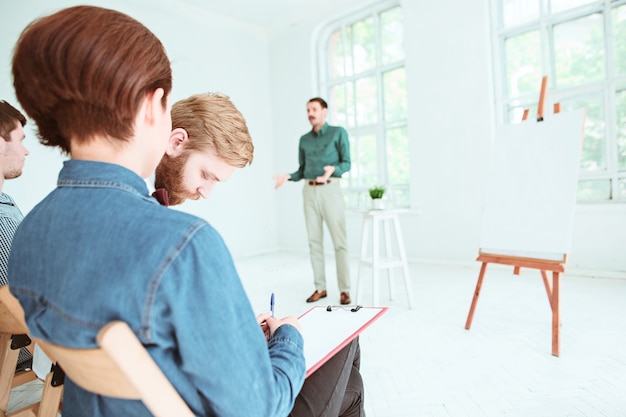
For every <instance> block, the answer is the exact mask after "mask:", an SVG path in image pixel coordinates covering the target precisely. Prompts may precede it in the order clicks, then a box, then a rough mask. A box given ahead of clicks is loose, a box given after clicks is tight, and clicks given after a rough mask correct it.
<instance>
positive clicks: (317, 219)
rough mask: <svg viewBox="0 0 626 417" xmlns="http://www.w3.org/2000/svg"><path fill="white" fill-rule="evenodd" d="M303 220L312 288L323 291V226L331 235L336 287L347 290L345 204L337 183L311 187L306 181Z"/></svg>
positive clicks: (324, 281) (348, 275)
mask: <svg viewBox="0 0 626 417" xmlns="http://www.w3.org/2000/svg"><path fill="white" fill-rule="evenodd" d="M302 196H303V201H304V219H305V221H306V230H307V235H308V237H309V251H310V256H311V266H312V267H313V278H314V284H315V289H316V290H317V291H323V290H325V289H326V268H325V263H324V223H326V227H327V228H328V231H329V232H330V237H331V239H332V241H333V246H334V247H335V262H336V266H337V284H338V286H339V291H341V292H344V291H345V292H348V291H350V260H349V257H348V242H347V240H348V239H347V236H346V214H345V209H346V203H345V201H344V199H343V191H342V190H341V184H340V183H339V181H338V180H335V181H333V182H331V183H330V184H325V185H320V186H313V185H308V180H305V184H304V189H303V190H302Z"/></svg>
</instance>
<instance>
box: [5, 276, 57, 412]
mask: <svg viewBox="0 0 626 417" xmlns="http://www.w3.org/2000/svg"><path fill="white" fill-rule="evenodd" d="M28 345H30V347H32V346H33V345H32V341H31V339H30V337H29V335H28V327H27V326H26V322H25V320H24V310H22V306H21V305H20V303H19V301H18V300H17V299H16V298H15V297H13V295H12V294H11V293H10V292H9V286H8V285H5V286H2V287H0V417H56V416H57V412H59V410H60V405H61V397H62V395H63V378H62V377H59V372H58V371H56V372H55V370H52V371H50V372H49V373H48V375H47V376H46V378H45V381H44V387H43V392H42V395H41V400H40V401H39V402H36V403H35V404H31V405H28V406H26V407H23V408H21V409H19V410H16V411H13V412H11V413H8V414H7V405H8V403H9V396H10V394H11V389H12V388H14V387H16V386H19V385H22V384H25V383H26V382H30V381H33V380H35V379H37V375H35V372H33V371H32V370H28V371H20V372H18V373H16V372H15V367H16V365H17V359H18V356H19V351H20V348H21V347H25V346H28Z"/></svg>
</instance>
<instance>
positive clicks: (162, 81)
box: [13, 6, 172, 153]
mask: <svg viewBox="0 0 626 417" xmlns="http://www.w3.org/2000/svg"><path fill="white" fill-rule="evenodd" d="M13 79H14V87H15V92H16V95H17V98H18V100H19V102H20V104H21V105H22V107H23V108H24V110H25V111H26V113H27V114H28V115H29V116H30V117H31V118H32V119H33V120H34V121H35V123H36V124H37V127H38V130H39V137H40V141H41V143H42V144H44V145H47V146H59V147H60V148H61V150H62V151H64V152H66V153H69V152H70V150H71V149H70V138H71V137H72V138H74V139H76V140H81V141H88V140H90V139H91V138H93V137H94V136H95V135H103V136H108V137H111V138H115V139H119V140H127V139H129V138H130V137H131V136H132V134H133V129H134V120H135V116H136V114H137V112H138V109H139V106H140V104H141V101H142V99H144V98H145V96H146V95H147V94H149V93H151V92H153V91H154V90H156V89H157V88H163V90H164V92H165V94H164V97H163V106H164V108H165V106H166V105H167V96H168V95H169V93H170V91H171V89H172V72H171V66H170V62H169V60H168V58H167V55H166V53H165V49H164V47H163V45H162V44H161V42H160V41H159V40H158V38H157V37H156V36H155V35H154V34H153V33H152V32H150V30H148V29H147V28H146V27H145V26H143V25H142V24H141V23H139V22H138V21H136V20H135V19H133V18H131V17H130V16H128V15H125V14H123V13H120V12H118V11H115V10H109V9H104V8H100V7H92V6H77V7H70V8H67V9H63V10H61V11H59V12H57V13H54V14H52V15H50V16H46V17H43V18H41V19H38V20H35V21H33V22H32V23H31V24H30V25H29V26H27V27H26V29H24V31H23V32H22V34H21V36H20V38H19V40H18V42H17V45H16V47H15V52H14V55H13Z"/></svg>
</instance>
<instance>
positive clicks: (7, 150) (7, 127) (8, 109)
mask: <svg viewBox="0 0 626 417" xmlns="http://www.w3.org/2000/svg"><path fill="white" fill-rule="evenodd" d="M25 125H26V117H24V115H23V114H22V113H21V112H20V111H19V110H18V109H16V108H15V107H13V106H11V105H10V104H9V103H7V102H6V101H4V100H0V137H2V139H3V140H0V170H1V171H2V175H0V287H1V286H3V285H7V284H8V283H9V277H8V273H7V265H8V263H9V253H10V252H11V242H12V241H13V235H14V234H15V231H16V230H17V226H19V225H20V222H21V221H22V219H23V218H24V216H23V215H22V212H21V211H20V209H19V207H18V206H17V204H16V203H15V201H14V200H13V198H11V196H10V195H8V194H5V193H4V192H2V188H3V187H4V181H5V180H10V179H13V178H17V177H19V176H20V175H22V168H24V158H25V157H26V156H27V155H28V149H26V147H25V146H24V144H23V141H24V138H25V137H26V135H25V134H24V126H25ZM32 359H33V357H32V355H31V354H30V351H29V350H28V349H26V348H22V349H21V350H20V355H19V357H18V359H17V370H22V369H26V368H30V367H31V365H32Z"/></svg>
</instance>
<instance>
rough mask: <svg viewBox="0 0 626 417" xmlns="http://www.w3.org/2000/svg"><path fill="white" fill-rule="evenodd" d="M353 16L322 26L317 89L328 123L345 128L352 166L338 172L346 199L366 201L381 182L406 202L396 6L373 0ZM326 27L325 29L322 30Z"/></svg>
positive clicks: (403, 94) (402, 70)
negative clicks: (341, 173) (322, 95)
mask: <svg viewBox="0 0 626 417" xmlns="http://www.w3.org/2000/svg"><path fill="white" fill-rule="evenodd" d="M358 16H359V17H355V19H354V20H352V21H350V19H344V20H342V21H341V22H340V23H335V24H332V25H330V26H329V27H328V28H327V31H325V32H322V36H325V37H324V39H325V40H324V42H323V45H324V47H323V48H322V50H321V51H320V53H321V57H320V62H325V63H326V65H325V67H323V68H322V74H321V79H322V91H326V92H327V97H328V105H329V123H331V124H336V125H341V126H344V127H345V128H346V129H347V130H348V134H349V136H350V146H351V160H352V169H351V170H350V172H349V173H348V174H347V175H344V178H346V179H347V180H348V181H345V182H344V194H345V195H346V196H347V198H346V201H347V203H348V205H349V206H350V207H352V208H355V207H358V206H363V204H368V206H367V207H369V203H367V202H366V201H365V200H366V198H365V197H367V200H369V194H368V190H369V188H370V187H371V185H372V184H381V185H382V186H384V187H385V188H386V190H387V193H388V196H389V197H391V198H392V199H393V202H392V204H393V205H395V206H399V207H408V206H409V203H410V196H409V182H410V165H409V138H408V129H407V124H408V121H407V119H408V114H407V111H408V110H407V93H406V70H405V67H404V59H405V53H404V24H403V18H402V9H401V7H400V6H397V5H395V4H393V3H391V2H379V3H377V4H374V5H372V6H371V7H370V8H369V11H366V10H363V14H359V15H358ZM324 33H326V34H327V35H323V34H324Z"/></svg>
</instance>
